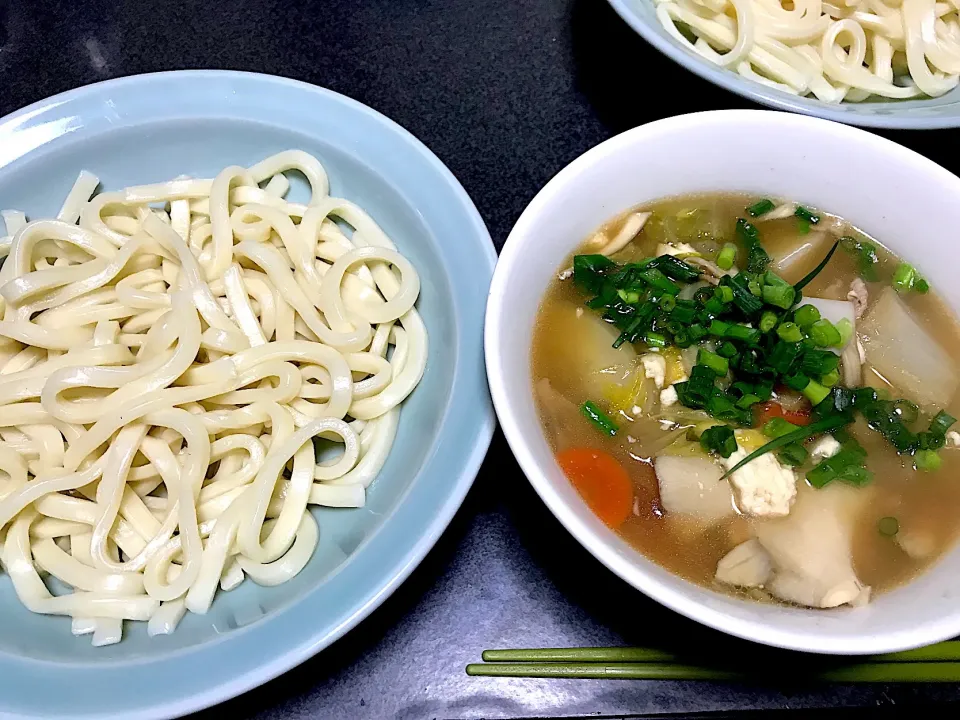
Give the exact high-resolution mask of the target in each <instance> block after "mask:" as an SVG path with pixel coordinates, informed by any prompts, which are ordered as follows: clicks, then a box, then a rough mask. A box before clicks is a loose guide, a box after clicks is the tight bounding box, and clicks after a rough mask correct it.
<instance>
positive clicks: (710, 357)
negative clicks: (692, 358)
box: [697, 348, 730, 377]
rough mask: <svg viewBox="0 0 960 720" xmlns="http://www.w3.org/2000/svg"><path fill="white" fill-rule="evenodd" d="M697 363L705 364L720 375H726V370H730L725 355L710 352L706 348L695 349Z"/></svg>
mask: <svg viewBox="0 0 960 720" xmlns="http://www.w3.org/2000/svg"><path fill="white" fill-rule="evenodd" d="M697 365H706V366H707V367H708V368H710V369H711V370H713V372H714V373H716V374H717V375H719V376H720V377H723V376H724V375H726V374H727V371H728V370H730V361H729V360H727V359H726V358H725V357H720V356H719V355H717V354H716V353H712V352H710V351H709V350H707V349H706V348H700V350H698V351H697Z"/></svg>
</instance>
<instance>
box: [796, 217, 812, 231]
mask: <svg viewBox="0 0 960 720" xmlns="http://www.w3.org/2000/svg"><path fill="white" fill-rule="evenodd" d="M797 230H799V231H800V234H801V235H809V234H810V222H809V221H808V220H804V219H803V218H800V219H799V220H797Z"/></svg>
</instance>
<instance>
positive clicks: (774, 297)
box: [762, 285, 796, 310]
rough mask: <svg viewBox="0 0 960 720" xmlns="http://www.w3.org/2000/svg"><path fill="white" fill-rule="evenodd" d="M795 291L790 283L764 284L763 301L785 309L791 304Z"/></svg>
mask: <svg viewBox="0 0 960 720" xmlns="http://www.w3.org/2000/svg"><path fill="white" fill-rule="evenodd" d="M795 296H796V291H795V290H794V289H793V288H792V287H791V286H790V285H764V286H763V290H762V297H763V301H764V302H765V303H767V304H768V305H774V306H775V307H778V308H783V309H784V310H787V309H788V308H789V307H790V306H791V305H793V299H794V297H795Z"/></svg>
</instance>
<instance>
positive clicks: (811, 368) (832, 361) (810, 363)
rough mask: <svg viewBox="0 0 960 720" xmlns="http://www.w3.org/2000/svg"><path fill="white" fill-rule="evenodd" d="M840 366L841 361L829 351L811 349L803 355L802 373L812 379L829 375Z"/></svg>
mask: <svg viewBox="0 0 960 720" xmlns="http://www.w3.org/2000/svg"><path fill="white" fill-rule="evenodd" d="M839 366H840V359H839V358H838V357H837V356H836V355H835V354H834V353H832V352H830V351H829V350H816V349H813V348H811V349H809V350H807V351H805V352H804V353H803V358H802V359H801V361H800V372H802V373H803V374H805V375H809V376H810V377H820V376H821V375H827V374H829V373H830V372H832V371H833V370H836V369H837V368H838V367H839Z"/></svg>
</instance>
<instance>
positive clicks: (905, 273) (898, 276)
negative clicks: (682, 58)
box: [890, 263, 930, 293]
mask: <svg viewBox="0 0 960 720" xmlns="http://www.w3.org/2000/svg"><path fill="white" fill-rule="evenodd" d="M890 284H891V285H893V289H894V290H896V291H897V292H899V293H904V292H909V291H910V290H915V291H916V292H919V293H925V292H928V291H929V290H930V284H929V283H928V282H927V281H926V280H924V279H923V278H922V277H920V273H918V272H917V269H916V268H915V267H913V265H910V264H908V263H900V264H899V265H897V269H896V270H894V271H893V280H891V283H890Z"/></svg>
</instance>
